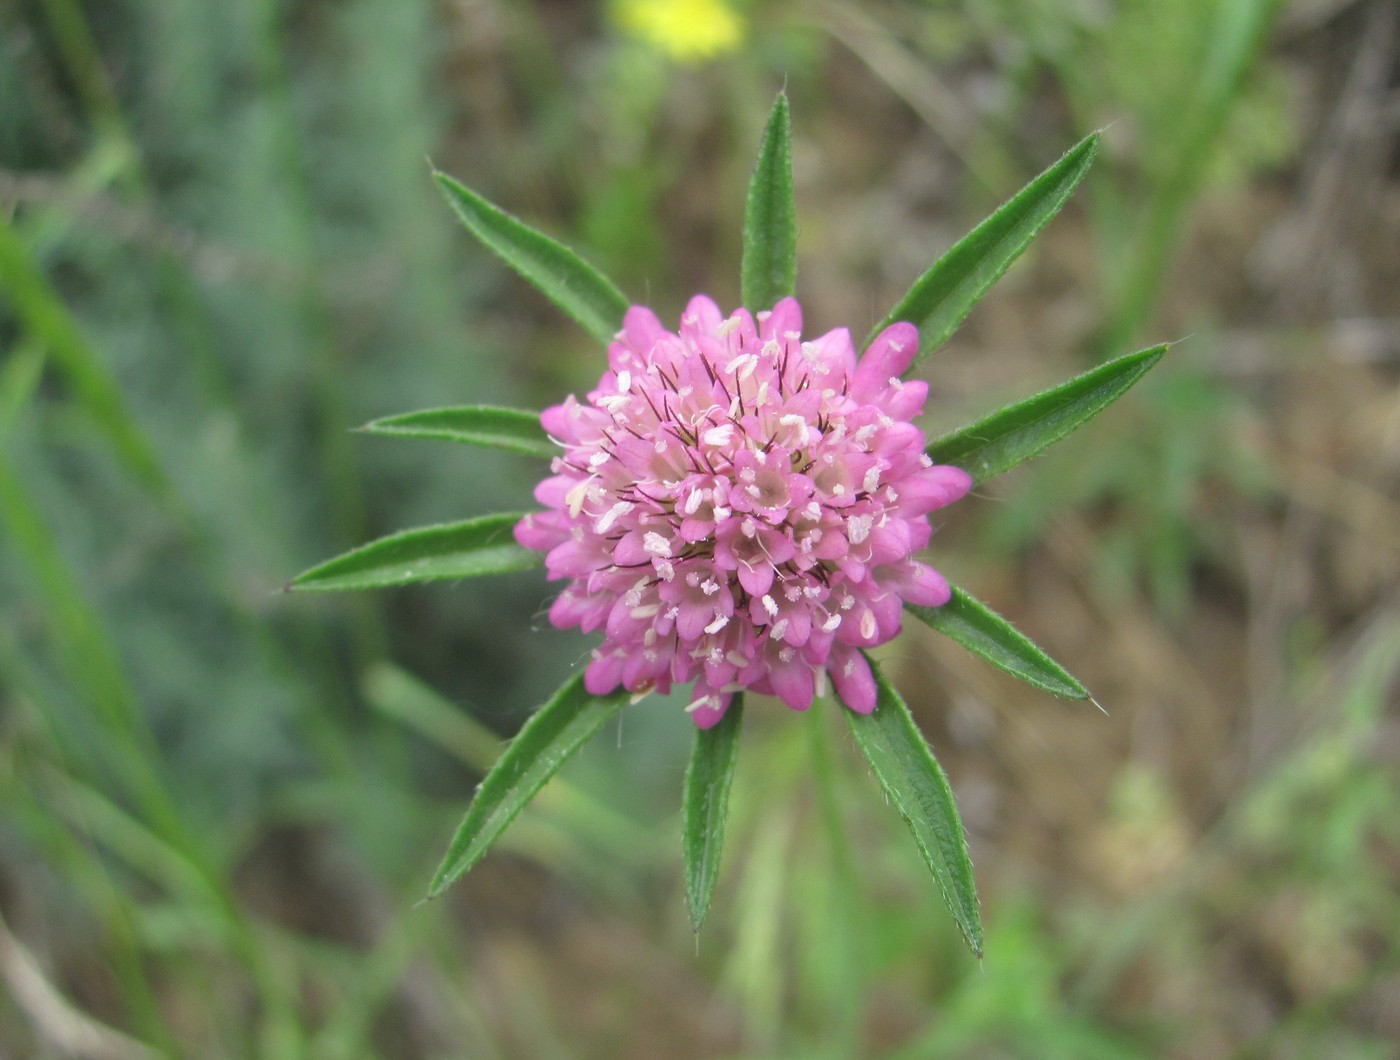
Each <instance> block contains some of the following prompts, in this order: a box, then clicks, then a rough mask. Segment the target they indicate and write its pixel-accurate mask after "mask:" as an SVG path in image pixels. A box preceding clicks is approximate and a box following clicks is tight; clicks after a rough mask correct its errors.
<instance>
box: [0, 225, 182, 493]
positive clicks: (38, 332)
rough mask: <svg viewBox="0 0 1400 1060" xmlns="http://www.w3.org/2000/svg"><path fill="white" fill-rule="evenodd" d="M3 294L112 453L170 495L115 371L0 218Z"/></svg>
mask: <svg viewBox="0 0 1400 1060" xmlns="http://www.w3.org/2000/svg"><path fill="white" fill-rule="evenodd" d="M0 291H3V292H4V294H5V296H6V297H7V298H8V299H9V301H10V302H11V303H12V304H13V305H14V308H15V313H16V316H17V317H18V318H19V319H20V321H22V322H23V324H24V326H25V328H26V330H27V331H28V332H29V333H30V334H31V335H32V336H33V337H34V338H35V339H37V340H39V341H41V342H43V343H44V344H45V345H47V347H48V351H49V354H50V356H51V357H52V359H53V362H54V364H56V365H57V366H58V367H59V369H60V370H61V371H62V372H63V374H64V375H65V376H66V377H67V379H68V382H69V384H70V385H71V386H72V387H73V391H74V393H75V394H76V395H77V397H78V401H79V404H80V405H81V406H82V407H83V409H84V411H86V412H87V413H88V415H90V416H91V417H92V418H93V420H94V422H96V423H97V424H98V425H99V427H101V429H102V431H103V433H104V434H105V436H106V438H107V440H108V443H109V444H110V445H111V447H112V451H113V452H114V453H115V454H116V456H117V458H118V459H119V460H120V461H121V462H122V463H123V464H124V465H125V466H126V467H127V469H128V470H130V471H131V473H132V474H133V475H134V476H135V477H136V478H137V479H138V480H140V482H141V483H142V484H143V485H144V486H146V487H147V488H148V489H149V490H151V492H153V493H155V494H157V495H160V494H165V493H168V492H169V482H168V480H167V479H166V475H165V471H164V469H163V467H162V466H161V462H160V459H159V458H158V457H157V456H156V453H155V450H154V448H152V446H151V444H150V442H149V441H148V440H147V438H146V436H145V434H144V433H143V432H142V429H141V427H140V426H139V425H138V424H137V422H136V419H135V418H134V417H133V416H132V414H131V412H130V410H129V409H128V408H127V404H126V398H125V397H124V396H123V394H122V392H121V388H120V387H119V386H118V385H117V382H116V380H115V378H114V377H113V376H112V373H111V370H110V369H109V368H108V367H107V365H106V364H104V363H103V362H102V360H101V358H100V357H99V356H98V355H97V352H96V351H95V350H94V348H93V346H92V344H91V343H90V342H89V341H88V338H87V336H86V335H85V334H84V333H83V330H82V328H81V327H79V325H78V323H77V321H76V320H74V318H73V315H72V313H70V312H69V310H68V307H67V306H66V305H65V304H64V302H63V300H62V299H61V298H60V297H59V296H58V293H57V292H56V291H54V289H53V287H52V285H51V284H50V283H49V281H48V279H47V278H46V277H45V276H44V275H43V273H42V272H41V271H40V270H39V268H38V266H37V265H36V263H35V262H34V259H33V256H32V255H31V254H30V252H29V248H28V247H27V246H26V245H25V242H24V239H23V238H22V237H21V235H20V233H19V232H18V231H16V229H15V228H14V227H13V226H12V225H11V224H9V223H7V222H6V221H5V220H4V219H3V218H0Z"/></svg>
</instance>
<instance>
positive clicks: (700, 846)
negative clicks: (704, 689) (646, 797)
mask: <svg viewBox="0 0 1400 1060" xmlns="http://www.w3.org/2000/svg"><path fill="white" fill-rule="evenodd" d="M743 711H744V697H743V694H742V693H740V694H737V695H736V696H735V697H734V701H733V702H732V703H731V704H730V705H729V710H728V711H727V712H726V713H725V715H724V718H723V719H722V720H721V721H720V723H719V724H718V725H716V726H714V728H711V729H698V730H696V733H695V749H694V750H693V751H692V752H691V754H690V765H689V766H688V767H687V769H686V771H685V788H684V791H685V797H684V803H683V806H682V812H681V816H682V837H683V841H684V849H685V896H686V900H687V902H688V903H689V904H690V922H691V924H692V926H693V927H694V928H695V931H696V933H697V934H698V933H699V931H700V926H701V925H702V924H703V923H704V922H705V914H706V913H708V912H709V911H710V895H711V893H712V892H713V891H714V887H715V880H716V879H718V878H719V856H720V852H721V851H722V850H723V849H724V821H725V817H726V815H727V814H728V813H729V786H730V783H731V782H732V781H733V779H734V762H735V760H736V759H737V758H738V757H739V728H740V725H741V722H742V715H743Z"/></svg>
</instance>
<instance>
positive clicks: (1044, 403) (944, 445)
mask: <svg viewBox="0 0 1400 1060" xmlns="http://www.w3.org/2000/svg"><path fill="white" fill-rule="evenodd" d="M1167 346H1168V344H1167V343H1164V344H1162V345H1160V346H1153V347H1151V348H1149V349H1146V350H1139V351H1138V352H1137V353H1129V354H1125V355H1124V356H1122V357H1118V358H1116V359H1114V360H1112V361H1109V362H1108V363H1107V364H1101V365H1099V366H1098V367H1097V368H1093V369H1090V370H1089V371H1087V372H1085V373H1084V374H1083V375H1077V376H1075V377H1074V378H1073V379H1071V380H1070V381H1069V382H1067V383H1061V384H1060V385H1059V386H1056V387H1051V388H1050V389H1049V390H1044V391H1041V392H1040V393H1039V394H1036V395H1035V396H1034V397H1029V398H1026V400H1025V401H1020V402H1017V403H1016V404H1014V405H1008V406H1006V408H1003V409H998V410H997V411H996V412H993V413H992V414H991V415H989V416H984V417H983V418H982V419H980V420H978V421H977V422H976V423H970V424H968V425H967V426H966V427H962V428H960V429H958V430H956V431H953V432H952V433H950V434H945V435H944V436H943V437H941V438H937V439H935V440H934V441H932V442H930V443H929V446H928V455H929V456H931V457H932V458H933V460H934V462H935V463H938V464H956V465H957V466H958V467H960V468H962V469H963V470H964V471H966V472H967V473H968V474H969V475H971V476H972V480H973V482H974V483H980V482H986V481H987V479H989V478H993V477H995V476H997V475H1000V474H1001V473H1002V472H1003V471H1009V470H1010V469H1011V468H1013V467H1015V466H1016V465H1017V464H1019V463H1022V462H1023V461H1026V460H1029V459H1030V458H1031V457H1033V456H1035V455H1036V454H1037V453H1039V452H1041V451H1042V450H1044V449H1046V448H1048V447H1049V446H1050V445H1051V444H1053V443H1054V442H1058V441H1059V440H1060V439H1061V438H1063V437H1064V436H1065V435H1067V434H1070V433H1072V432H1074V431H1076V430H1078V429H1079V428H1080V427H1082V426H1084V424H1086V423H1087V422H1089V420H1091V419H1093V418H1094V417H1095V416H1097V415H1098V414H1099V413H1100V412H1102V411H1103V410H1104V409H1105V408H1107V407H1108V406H1109V405H1111V404H1113V402H1115V401H1117V400H1118V399H1119V398H1120V397H1122V396H1123V395H1124V394H1125V393H1126V392H1127V390H1128V388H1129V387H1131V386H1132V385H1133V384H1134V383H1136V382H1137V381H1138V380H1139V379H1141V378H1142V377H1143V376H1144V375H1145V374H1146V373H1147V370H1148V369H1149V368H1151V367H1152V366H1153V365H1154V364H1156V363H1157V362H1158V361H1160V360H1161V359H1162V354H1164V353H1166V352H1167Z"/></svg>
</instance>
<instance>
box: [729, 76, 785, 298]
mask: <svg viewBox="0 0 1400 1060" xmlns="http://www.w3.org/2000/svg"><path fill="white" fill-rule="evenodd" d="M796 283H797V207H796V206H795V205H794V203H793V196H792V122H791V119H790V118H789V116H788V101H787V95H786V94H785V93H782V92H779V93H778V98H777V99H776V100H775V101H774V102H773V110H772V112H771V113H770V114H769V115H768V125H767V127H766V128H765V129H764V130H763V144H762V145H761V146H760V147H759V150H758V163H757V165H756V166H755V167H754V171H753V179H752V180H751V181H750V182H749V198H748V203H747V205H746V206H745V208H744V256H743V261H742V264H741V265H740V268H739V289H740V292H741V298H742V301H743V303H744V306H745V308H747V309H748V310H749V311H750V312H754V313H757V312H758V311H759V310H761V309H771V308H772V307H773V305H774V303H776V302H777V301H778V300H779V299H782V298H786V297H787V296H788V295H790V294H792V293H793V290H794V289H795V284H796Z"/></svg>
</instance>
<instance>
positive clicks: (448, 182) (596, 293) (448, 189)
mask: <svg viewBox="0 0 1400 1060" xmlns="http://www.w3.org/2000/svg"><path fill="white" fill-rule="evenodd" d="M433 176H434V177H435V178H436V179H437V182H438V185H439V186H440V187H441V188H442V191H443V194H444V195H446V196H447V201H448V202H449V203H450V204H451V205H452V208H453V209H454V210H456V211H457V216H458V217H460V218H461V220H462V223H463V224H464V225H466V226H467V228H468V230H469V231H470V232H471V233H472V235H474V236H476V238H477V239H479V240H481V242H482V243H483V244H485V246H486V248H487V249H488V250H490V251H492V252H493V253H495V254H497V255H499V256H500V258H501V259H502V260H503V261H504V262H505V263H506V264H507V265H509V266H510V267H511V268H512V269H514V270H515V271H516V272H518V273H520V275H521V276H523V277H525V279H527V280H529V281H530V283H532V284H534V285H535V287H536V288H537V289H538V290H539V292H540V293H541V294H543V295H544V296H545V297H546V298H548V299H549V300H550V301H551V302H553V303H554V304H555V305H557V306H558V307H559V308H560V309H562V310H563V311H564V312H565V313H568V314H569V316H571V317H573V318H574V319H575V320H576V321H578V322H579V324H580V325H582V327H583V329H584V330H585V331H587V332H588V333H589V334H590V335H592V336H593V337H594V338H595V339H597V340H598V341H599V342H601V343H603V344H604V345H607V344H608V343H609V342H611V341H612V338H613V335H615V334H616V333H617V330H618V329H619V328H620V327H622V316H623V314H624V313H626V312H627V306H628V302H627V297H626V296H625V295H624V294H623V293H622V292H621V291H619V290H618V289H617V285H616V284H614V283H613V282H612V280H610V279H608V278H607V277H606V276H604V275H603V274H602V273H601V272H599V271H598V270H597V269H595V268H594V267H593V266H592V265H590V264H588V263H587V262H586V261H584V260H583V259H582V258H581V257H579V256H578V255H577V254H576V253H574V252H573V251H572V250H570V249H569V248H568V247H566V246H564V244H563V243H560V242H558V241H557V240H555V239H551V238H550V237H549V236H547V235H545V234H544V233H543V232H537V231H536V230H535V229H533V228H531V227H530V226H529V225H527V224H525V223H524V222H522V221H519V220H517V219H516V218H514V217H512V216H511V215H510V214H508V213H506V212H505V211H504V210H502V209H501V208H500V207H498V206H494V205H492V204H491V203H489V202H487V201H486V200H485V199H483V198H482V197H481V196H480V195H478V194H477V193H476V192H474V191H472V190H471V189H470V188H468V187H466V186H465V185H463V184H460V183H458V182H457V181H455V180H453V179H452V178H451V177H449V176H448V175H447V174H446V173H434V174H433Z"/></svg>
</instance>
